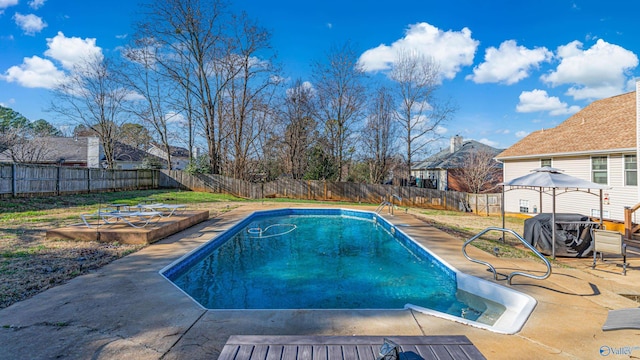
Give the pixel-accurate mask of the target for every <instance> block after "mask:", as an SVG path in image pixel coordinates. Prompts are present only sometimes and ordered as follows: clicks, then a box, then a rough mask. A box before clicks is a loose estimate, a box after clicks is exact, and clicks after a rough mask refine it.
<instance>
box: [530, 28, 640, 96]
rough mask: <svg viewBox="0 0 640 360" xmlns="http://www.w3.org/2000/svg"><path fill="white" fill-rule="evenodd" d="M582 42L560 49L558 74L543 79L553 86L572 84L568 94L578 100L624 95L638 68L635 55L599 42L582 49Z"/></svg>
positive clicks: (615, 46) (619, 47) (558, 53)
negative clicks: (632, 74)
mask: <svg viewBox="0 0 640 360" xmlns="http://www.w3.org/2000/svg"><path fill="white" fill-rule="evenodd" d="M582 46H583V44H582V43H581V42H580V41H577V40H576V41H573V42H570V43H569V44H567V45H563V46H560V47H558V50H557V56H558V57H559V58H560V59H561V60H560V64H559V65H558V67H557V68H556V70H555V71H552V72H550V73H549V74H547V75H543V76H542V77H541V79H542V81H544V82H546V83H548V84H550V85H551V86H554V87H555V86H559V85H565V84H568V85H571V87H570V88H569V90H567V95H570V96H573V98H574V99H594V98H596V99H597V98H604V97H608V96H613V95H617V94H620V93H621V92H624V90H625V86H626V83H627V80H628V79H629V78H630V77H631V74H630V71H631V70H632V69H634V68H635V67H637V66H638V57H637V56H636V54H634V53H633V52H631V51H629V50H627V49H625V48H623V47H621V46H618V45H614V44H610V43H608V42H606V41H604V40H602V39H599V40H598V41H597V42H596V43H595V44H594V45H593V46H592V47H591V48H589V49H587V50H583V49H582Z"/></svg>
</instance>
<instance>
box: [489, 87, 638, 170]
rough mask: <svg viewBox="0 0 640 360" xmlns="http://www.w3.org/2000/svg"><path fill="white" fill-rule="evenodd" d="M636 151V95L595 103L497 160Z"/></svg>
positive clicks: (515, 146)
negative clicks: (624, 150)
mask: <svg viewBox="0 0 640 360" xmlns="http://www.w3.org/2000/svg"><path fill="white" fill-rule="evenodd" d="M635 148H636V92H635V91H634V92H630V93H626V94H622V95H617V96H613V97H610V98H606V99H602V100H597V101H594V102H593V103H591V104H589V105H587V106H586V107H585V108H584V109H582V110H580V111H578V112H577V113H575V114H574V115H573V116H571V117H570V118H568V119H567V120H565V121H564V122H563V123H561V124H560V125H558V126H556V127H555V128H552V129H545V130H539V131H535V132H532V133H531V134H529V135H528V136H526V137H525V138H523V139H522V140H520V141H518V142H517V143H515V144H514V145H512V146H511V147H509V148H508V149H506V150H505V151H503V152H502V153H500V154H498V156H496V158H497V159H500V160H502V159H508V158H512V157H513V158H517V157H533V156H538V155H551V154H579V153H589V152H596V151H606V150H619V149H635Z"/></svg>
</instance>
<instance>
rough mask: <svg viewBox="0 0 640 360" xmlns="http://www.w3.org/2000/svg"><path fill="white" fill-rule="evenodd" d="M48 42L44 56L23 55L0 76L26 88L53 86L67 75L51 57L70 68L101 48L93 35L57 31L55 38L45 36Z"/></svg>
mask: <svg viewBox="0 0 640 360" xmlns="http://www.w3.org/2000/svg"><path fill="white" fill-rule="evenodd" d="M0 1H1V0H0ZM47 46H48V47H49V49H47V51H45V52H44V55H45V56H46V57H47V58H42V57H39V56H32V57H30V58H24V59H23V61H22V64H20V65H15V66H12V67H10V68H9V69H8V70H7V71H6V72H5V73H4V75H2V76H0V77H1V78H2V79H4V80H5V81H7V82H15V83H18V84H20V85H21V86H24V87H28V88H45V89H53V88H55V87H56V86H58V85H59V84H60V83H61V82H63V81H64V80H65V77H66V74H65V72H64V71H63V70H62V69H59V68H58V67H57V66H56V63H55V62H54V61H57V62H59V63H60V64H61V65H62V68H63V69H66V70H69V71H71V70H73V68H74V66H75V65H76V64H78V63H80V62H82V61H84V59H86V58H87V57H90V56H92V57H97V58H98V59H102V49H101V48H99V47H97V46H96V39H81V38H76V37H71V38H67V37H65V36H64V34H63V33H61V32H58V34H57V35H56V36H55V37H54V38H50V39H47Z"/></svg>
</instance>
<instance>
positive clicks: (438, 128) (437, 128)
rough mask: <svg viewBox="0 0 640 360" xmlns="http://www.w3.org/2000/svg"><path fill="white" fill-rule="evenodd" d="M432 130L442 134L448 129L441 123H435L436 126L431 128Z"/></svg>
mask: <svg viewBox="0 0 640 360" xmlns="http://www.w3.org/2000/svg"><path fill="white" fill-rule="evenodd" d="M433 130H434V132H435V133H436V134H438V135H444V134H446V133H447V132H448V131H449V129H447V128H446V127H444V126H441V125H437V126H436V128H435V129H433Z"/></svg>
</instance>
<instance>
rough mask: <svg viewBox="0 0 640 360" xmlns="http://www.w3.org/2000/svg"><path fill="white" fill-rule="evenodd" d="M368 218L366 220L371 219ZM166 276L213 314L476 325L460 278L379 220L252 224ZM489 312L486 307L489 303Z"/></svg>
mask: <svg viewBox="0 0 640 360" xmlns="http://www.w3.org/2000/svg"><path fill="white" fill-rule="evenodd" d="M365 214H366V213H365ZM234 230H235V231H231V232H228V234H227V233H225V234H227V235H226V236H219V237H218V238H216V239H214V241H213V242H211V243H209V244H207V245H206V246H204V247H203V248H202V249H200V250H199V251H197V252H195V253H194V254H192V255H190V256H188V257H186V258H185V259H183V261H181V262H179V263H178V264H177V265H175V266H173V267H172V268H170V269H169V270H166V271H165V272H164V275H165V276H167V278H169V279H170V280H171V281H173V282H174V283H175V284H176V285H177V286H178V287H180V288H181V289H182V290H183V291H184V292H186V293H187V294H189V295H190V296H191V297H192V298H193V299H195V300H196V301H198V302H199V303H200V304H201V305H203V306H204V307H206V308H208V309H394V308H397V309H402V308H403V307H404V305H405V304H407V303H411V304H414V305H418V306H421V307H425V308H429V309H433V310H436V311H440V312H443V313H447V314H451V315H454V316H462V317H464V318H466V319H469V320H476V319H477V318H478V317H479V316H480V315H481V314H482V312H483V310H484V309H480V310H478V309H476V308H482V307H483V306H484V305H481V306H477V304H476V303H474V302H471V303H473V304H474V306H475V308H474V306H471V305H469V303H470V302H469V301H467V300H468V299H469V298H470V297H471V298H473V296H471V295H470V294H462V293H461V291H460V290H458V289H457V284H456V275H455V272H453V271H451V270H450V269H448V268H447V267H445V266H443V265H442V264H441V263H439V262H438V261H437V260H436V259H434V258H432V257H430V256H429V254H428V253H426V252H424V251H422V249H421V248H419V247H418V246H417V245H416V244H415V243H413V242H412V241H410V240H408V239H406V237H405V236H398V235H399V234H392V233H391V232H394V233H395V231H394V229H392V228H391V227H389V226H388V224H386V226H385V224H384V223H380V222H377V221H375V216H373V215H372V214H368V215H366V216H361V215H360V216H349V215H348V213H347V215H345V214H344V213H341V214H339V215H330V214H313V215H289V214H287V215H279V216H253V217H251V218H249V219H247V220H246V221H243V222H241V223H240V224H238V225H237V226H236V227H235V228H234ZM482 304H484V303H482Z"/></svg>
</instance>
